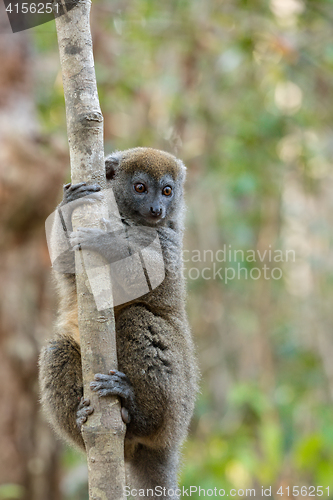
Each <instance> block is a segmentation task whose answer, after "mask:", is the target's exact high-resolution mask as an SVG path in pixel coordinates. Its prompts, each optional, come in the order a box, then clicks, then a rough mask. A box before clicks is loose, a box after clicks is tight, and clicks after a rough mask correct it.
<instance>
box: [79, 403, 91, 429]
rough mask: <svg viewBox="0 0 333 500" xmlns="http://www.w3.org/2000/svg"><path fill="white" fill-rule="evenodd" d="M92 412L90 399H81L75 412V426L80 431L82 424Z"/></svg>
mask: <svg viewBox="0 0 333 500" xmlns="http://www.w3.org/2000/svg"><path fill="white" fill-rule="evenodd" d="M93 411H94V408H93V407H92V406H90V399H88V398H83V397H82V398H81V400H80V402H79V405H78V407H77V411H76V425H77V426H78V428H79V429H80V430H81V426H82V424H84V423H85V422H86V421H87V420H88V417H89V415H91V414H92V413H93Z"/></svg>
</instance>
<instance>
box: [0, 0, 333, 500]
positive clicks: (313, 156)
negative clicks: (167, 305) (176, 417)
mask: <svg viewBox="0 0 333 500" xmlns="http://www.w3.org/2000/svg"><path fill="white" fill-rule="evenodd" d="M332 21H333V10H332V2H331V1H329V0H308V1H305V0H271V1H264V0H252V1H251V2H250V1H248V0H224V1H221V0H205V1H199V0H170V1H169V2H155V1H152V0H121V1H120V0H114V1H112V2H111V1H110V0H94V1H93V6H92V33H93V40H94V54H95V63H96V72H97V80H98V87H99V96H100V101H101V107H102V111H103V114H104V119H105V151H106V153H109V152H111V151H113V150H115V149H119V150H122V149H126V148H130V147H134V146H150V147H155V148H159V149H165V150H167V151H170V152H172V153H174V154H176V155H177V156H179V157H180V158H182V159H183V160H184V162H185V164H186V165H187V169H188V177H187V189H186V199H187V205H188V210H187V223H186V227H187V230H186V241H185V247H184V248H185V250H186V252H185V253H184V258H185V260H186V262H185V266H186V268H185V275H186V277H187V285H188V292H189V297H188V313H189V316H190V322H191V325H192V329H193V334H194V338H195V342H196V346H197V353H198V358H199V363H200V370H201V375H202V378H201V393H200V395H199V398H198V402H197V406H196V411H195V415H194V418H193V423H192V426H191V430H190V434H189V439H188V441H187V443H186V445H185V446H184V452H183V462H184V464H183V468H182V473H181V484H182V485H184V486H185V487H189V486H191V485H192V486H201V487H202V488H207V489H208V488H212V489H213V488H214V487H217V489H221V488H223V489H225V491H226V494H227V493H228V491H229V489H231V488H235V489H236V492H237V494H236V497H237V498H240V497H242V496H244V490H246V489H247V488H255V490H256V495H255V496H256V497H261V487H262V486H263V487H264V488H269V487H271V488H272V492H271V493H272V497H273V498H277V499H278V498H281V497H282V496H283V497H287V496H288V490H287V487H288V486H289V487H290V493H289V496H291V495H292V493H291V490H292V487H293V486H299V487H300V486H305V489H303V490H302V493H301V491H300V496H303V497H307V496H313V495H317V491H316V492H315V493H313V490H311V489H310V488H309V487H310V486H315V487H316V488H317V486H321V487H322V490H323V497H326V498H332V496H333V472H332V471H333V412H332V398H333V362H332V358H333V337H332V329H333V307H332V295H333V253H332V243H333V242H332V231H331V227H332V218H333V215H332V209H333V196H332V194H333V130H332V124H333V106H332V102H333V39H332ZM0 27H1V23H0ZM68 181H69V159H68V146H67V136H66V122H65V108H64V98H63V90H62V81H61V73H60V64H59V55H58V48H57V40H56V33H55V26H54V22H50V23H47V24H44V25H42V26H39V27H37V28H34V29H31V30H28V31H26V32H21V33H16V34H7V35H5V34H1V35H0V294H1V301H0V381H1V383H0V400H1V406H0V408H1V411H0V500H4V499H6V500H12V499H22V500H86V499H87V498H88V496H87V484H86V477H87V473H86V465H85V459H84V457H82V456H81V455H80V454H78V453H76V452H74V451H72V450H70V449H69V448H66V446H64V445H62V444H61V443H60V442H59V441H58V440H57V439H56V438H55V437H54V435H53V432H52V431H51V430H50V429H49V427H48V425H47V424H46V423H45V422H44V419H43V416H42V414H41V410H40V405H39V402H38V398H39V395H38V383H37V372H38V368H37V359H38V353H39V350H40V348H41V346H42V345H43V343H44V342H45V341H46V339H47V338H49V337H50V335H51V332H52V321H53V320H54V315H55V310H56V297H55V290H54V287H53V283H52V279H51V272H50V261H49V257H48V253H47V249H46V242H45V235H44V221H45V219H46V217H47V216H48V215H49V214H50V213H51V212H52V211H53V210H54V208H55V206H56V204H57V203H58V202H59V201H60V199H61V196H62V194H61V192H62V184H63V183H64V182H68ZM229 250H230V252H231V253H229ZM280 487H282V488H280ZM279 488H280V489H279ZM328 488H329V489H328ZM242 491H243V494H242ZM252 496H253V494H252ZM294 496H298V494H297V492H295V494H294ZM318 496H320V491H319V493H318ZM191 498H194V499H197V498H199V496H198V494H192V497H191Z"/></svg>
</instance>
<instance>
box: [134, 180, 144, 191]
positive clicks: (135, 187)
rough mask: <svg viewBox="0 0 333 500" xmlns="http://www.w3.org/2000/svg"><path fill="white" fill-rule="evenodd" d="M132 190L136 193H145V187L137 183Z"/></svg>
mask: <svg viewBox="0 0 333 500" xmlns="http://www.w3.org/2000/svg"><path fill="white" fill-rule="evenodd" d="M134 189H135V191H136V192H137V193H140V194H141V193H144V192H145V191H146V186H145V185H144V184H142V182H138V183H137V184H134Z"/></svg>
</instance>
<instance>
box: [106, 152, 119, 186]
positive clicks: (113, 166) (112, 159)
mask: <svg viewBox="0 0 333 500" xmlns="http://www.w3.org/2000/svg"><path fill="white" fill-rule="evenodd" d="M119 165H120V155H119V153H118V152H115V153H112V154H110V155H109V156H107V157H106V158H105V172H106V178H107V180H108V181H111V180H112V179H113V178H114V176H115V174H116V171H117V168H118V167H119Z"/></svg>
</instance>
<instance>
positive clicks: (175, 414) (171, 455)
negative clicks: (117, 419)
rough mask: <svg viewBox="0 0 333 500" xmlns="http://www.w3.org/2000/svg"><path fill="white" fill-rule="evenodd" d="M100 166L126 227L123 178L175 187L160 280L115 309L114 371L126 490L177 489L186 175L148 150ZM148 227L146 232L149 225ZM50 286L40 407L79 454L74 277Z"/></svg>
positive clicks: (187, 382)
mask: <svg viewBox="0 0 333 500" xmlns="http://www.w3.org/2000/svg"><path fill="white" fill-rule="evenodd" d="M106 165H107V176H108V178H109V182H110V183H111V185H112V187H113V189H114V193H115V197H116V200H117V203H118V208H119V211H120V214H121V216H122V217H123V218H124V220H125V221H127V223H128V224H132V225H133V224H134V225H138V224H144V221H142V220H139V219H138V217H137V214H135V215H134V214H133V211H134V210H133V208H132V207H131V206H130V205H129V204H128V201H126V199H124V197H125V196H124V188H125V184H126V182H127V180H128V177H129V176H132V175H133V174H134V173H136V172H138V171H140V172H141V171H143V172H145V173H146V174H147V175H149V176H150V177H154V179H157V180H159V179H160V178H161V177H162V176H165V175H169V176H171V177H172V179H173V180H174V189H175V191H176V192H175V194H174V197H173V199H172V201H171V203H170V204H169V205H168V208H167V213H166V214H165V217H164V218H163V220H160V221H159V223H158V224H156V229H157V232H158V234H159V237H160V242H161V246H162V251H163V257H164V262H165V273H166V276H165V279H164V281H163V282H162V283H161V285H159V286H158V287H157V288H156V289H155V290H153V291H151V292H149V293H148V294H147V295H145V296H143V297H140V298H138V299H136V300H134V301H132V302H131V303H127V304H124V305H122V306H119V307H116V308H115V320H116V337H117V353H118V365H119V366H118V367H119V371H120V372H123V373H124V374H125V375H126V376H127V378H128V380H129V383H130V384H129V385H130V387H132V388H133V393H134V400H133V401H132V400H130V399H129V400H128V401H127V402H126V409H127V410H128V412H129V415H130V419H131V420H130V423H129V424H128V425H127V431H126V438H125V460H126V464H127V467H126V470H127V474H128V475H127V477H128V483H129V484H130V485H131V487H137V488H154V487H155V486H162V487H164V486H165V487H167V488H176V485H177V470H178V462H179V449H180V446H181V444H182V442H183V440H184V438H185V437H186V434H187V430H188V426H189V422H190V419H191V416H192V412H193V406H194V399H195V394H196V391H197V366H196V361H195V355H194V348H193V343H192V338H191V333H190V328H189V325H188V321H187V316H186V312H185V286H184V279H183V273H182V258H181V253H182V238H183V210H184V208H183V182H184V178H185V167H184V166H183V164H182V163H181V161H180V160H177V159H176V158H175V157H173V156H172V155H170V154H168V153H164V152H162V151H157V150H153V149H150V148H136V149H133V150H127V151H124V152H116V153H114V154H113V155H111V156H109V157H108V158H107V159H106ZM108 167H109V170H108ZM111 171H112V172H111ZM147 225H150V226H151V225H152V224H151V222H150V221H148V222H147ZM95 240H96V239H95ZM101 253H103V252H102V250H101ZM57 281H58V288H59V294H60V308H59V320H58V323H57V326H56V333H55V337H54V339H53V340H51V341H50V342H49V344H48V345H47V346H46V347H45V348H44V349H43V351H42V353H41V357H40V387H41V394H42V403H43V407H44V409H45V411H46V414H47V416H48V418H49V420H50V422H51V423H52V424H53V426H54V428H55V430H56V431H57V432H58V433H59V435H60V436H61V437H62V438H65V439H66V440H67V441H69V442H70V443H72V444H74V445H76V446H79V447H81V448H82V447H84V445H83V440H82V437H81V432H80V429H79V427H78V426H77V423H76V418H77V410H78V405H79V402H80V399H81V397H82V394H83V389H82V375H81V357H80V347H79V336H78V326H77V303H76V292H75V277H74V276H73V275H64V274H60V273H57ZM149 498H152V497H151V496H149ZM159 498H177V496H174V497H173V496H165V497H163V496H162V497H159Z"/></svg>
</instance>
